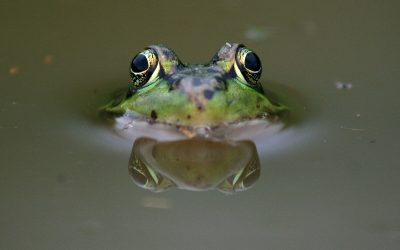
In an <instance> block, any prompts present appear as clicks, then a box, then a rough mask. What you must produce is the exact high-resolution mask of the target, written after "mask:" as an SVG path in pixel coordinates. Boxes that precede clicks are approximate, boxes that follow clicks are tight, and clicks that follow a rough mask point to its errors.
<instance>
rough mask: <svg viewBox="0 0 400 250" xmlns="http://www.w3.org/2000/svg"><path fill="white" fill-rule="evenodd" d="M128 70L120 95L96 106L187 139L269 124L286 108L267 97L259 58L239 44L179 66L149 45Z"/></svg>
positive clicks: (172, 57)
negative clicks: (171, 130)
mask: <svg viewBox="0 0 400 250" xmlns="http://www.w3.org/2000/svg"><path fill="white" fill-rule="evenodd" d="M129 70H130V76H131V79H132V81H131V82H130V83H129V84H128V88H127V89H126V90H125V92H124V93H123V95H121V96H119V97H118V98H115V99H114V100H112V101H111V102H110V103H108V104H107V105H105V106H103V107H102V108H101V110H102V112H105V113H107V114H110V115H112V116H113V117H124V118H125V121H126V120H129V121H130V122H132V121H133V122H135V121H142V122H145V123H146V124H148V125H154V124H164V125H168V126H174V127H176V128H179V129H180V131H181V132H184V133H185V134H186V135H188V136H189V137H193V136H196V135H199V134H204V132H199V131H209V130H212V129H215V128H221V127H223V128H226V127H228V126H231V125H237V124H243V122H249V121H253V120H258V121H260V120H262V121H268V122H275V121H277V120H279V116H280V114H282V113H284V112H285V111H287V110H288V108H287V107H286V106H285V105H282V104H279V103H277V102H274V101H272V100H271V99H270V98H268V97H267V95H266V94H265V91H264V89H263V87H262V84H261V83H260V78H261V73H262V64H261V60H260V58H259V57H258V55H257V54H256V53H255V52H254V51H253V50H251V49H250V48H248V47H246V46H245V45H243V44H239V43H229V42H227V43H225V44H224V45H223V46H222V47H221V48H220V49H219V50H218V51H217V53H216V54H215V55H214V56H213V57H212V58H211V60H210V61H209V62H208V63H206V64H186V63H183V62H182V61H181V60H180V59H179V58H178V56H177V55H176V53H175V52H174V51H173V50H171V49H169V48H168V47H166V46H164V45H150V46H148V47H146V48H145V49H144V50H142V51H140V52H139V53H137V54H136V55H135V56H134V57H133V59H132V61H131V63H130V68H129ZM127 123H129V122H127ZM246 124H247V123H246ZM204 128H207V129H204ZM206 134H208V135H209V134H210V133H206Z"/></svg>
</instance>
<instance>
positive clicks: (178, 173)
mask: <svg viewBox="0 0 400 250" xmlns="http://www.w3.org/2000/svg"><path fill="white" fill-rule="evenodd" d="M129 173H130V175H131V176H132V178H133V180H134V182H135V183H136V184H137V185H139V186H141V187H143V188H145V189H150V190H152V191H156V192H159V191H164V190H166V189H168V188H170V187H174V186H176V187H178V188H182V189H187V190H196V191H200V190H209V189H218V190H220V191H222V192H227V193H232V192H237V191H243V190H246V189H248V188H249V187H251V186H252V185H253V184H254V182H255V181H256V180H257V179H258V177H259V175H260V161H259V159H258V154H257V150H256V147H255V145H254V143H253V142H251V141H239V142H225V141H213V140H206V139H201V138H195V139H186V140H178V141H165V142H158V141H156V140H153V139H149V138H140V139H138V140H136V141H135V143H134V146H133V148H132V153H131V158H130V160H129Z"/></svg>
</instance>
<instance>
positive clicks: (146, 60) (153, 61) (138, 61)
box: [130, 49, 159, 89]
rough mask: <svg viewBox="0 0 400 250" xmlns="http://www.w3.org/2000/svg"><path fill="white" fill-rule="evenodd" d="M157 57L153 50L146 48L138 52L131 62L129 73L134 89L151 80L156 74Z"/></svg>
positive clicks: (157, 67)
mask: <svg viewBox="0 0 400 250" xmlns="http://www.w3.org/2000/svg"><path fill="white" fill-rule="evenodd" d="M158 69H159V66H158V57H157V54H156V53H155V51H154V50H152V49H146V50H144V51H142V52H140V53H138V54H137V55H136V56H135V57H134V58H133V59H132V62H131V66H130V73H131V78H132V84H133V88H134V89H138V88H141V87H143V86H145V85H146V84H147V83H149V82H152V80H154V79H155V78H156V77H157V74H158Z"/></svg>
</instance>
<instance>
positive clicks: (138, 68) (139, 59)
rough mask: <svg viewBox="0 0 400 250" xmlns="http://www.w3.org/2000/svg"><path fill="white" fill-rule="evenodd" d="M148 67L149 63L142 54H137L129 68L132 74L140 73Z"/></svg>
mask: <svg viewBox="0 0 400 250" xmlns="http://www.w3.org/2000/svg"><path fill="white" fill-rule="evenodd" d="M148 67H149V63H148V62H147V57H146V56H145V55H143V54H137V55H136V56H135V57H134V58H133V60H132V63H131V68H132V71H133V72H137V73H139V72H142V71H144V70H146V69H147V68H148Z"/></svg>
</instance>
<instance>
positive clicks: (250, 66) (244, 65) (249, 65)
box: [236, 46, 262, 87]
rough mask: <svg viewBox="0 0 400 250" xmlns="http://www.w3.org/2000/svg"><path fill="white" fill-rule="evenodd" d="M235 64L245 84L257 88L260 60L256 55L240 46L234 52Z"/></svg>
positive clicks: (260, 70)
mask: <svg viewBox="0 0 400 250" xmlns="http://www.w3.org/2000/svg"><path fill="white" fill-rule="evenodd" d="M236 64H237V66H238V68H239V70H240V73H241V76H242V77H243V78H244V80H245V81H246V82H247V84H248V85H250V86H251V87H253V86H257V85H258V80H259V79H260V77H261V72H262V66H261V60H260V58H259V57H258V56H257V54H256V53H254V52H253V51H251V50H250V49H248V48H246V47H244V46H241V47H239V48H238V49H237V52H236Z"/></svg>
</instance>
